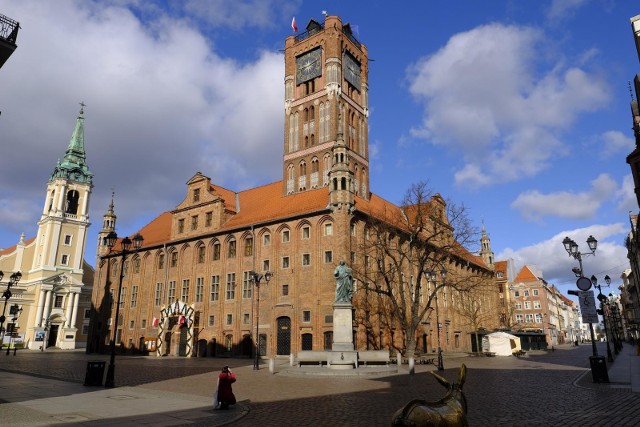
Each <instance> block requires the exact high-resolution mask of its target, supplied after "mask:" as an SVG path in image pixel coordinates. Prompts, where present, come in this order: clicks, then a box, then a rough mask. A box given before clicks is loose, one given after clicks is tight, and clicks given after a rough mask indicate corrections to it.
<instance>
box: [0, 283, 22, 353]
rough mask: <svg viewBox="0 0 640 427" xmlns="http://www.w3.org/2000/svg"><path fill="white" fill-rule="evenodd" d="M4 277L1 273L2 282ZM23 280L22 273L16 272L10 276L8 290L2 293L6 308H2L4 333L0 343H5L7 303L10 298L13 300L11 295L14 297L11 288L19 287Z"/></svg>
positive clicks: (1, 325) (0, 319)
mask: <svg viewBox="0 0 640 427" xmlns="http://www.w3.org/2000/svg"><path fill="white" fill-rule="evenodd" d="M3 277H4V273H3V272H2V271H0V281H1V280H2V278H3ZM21 278H22V273H20V272H19V271H16V272H15V273H13V274H11V276H9V281H8V282H7V289H6V290H5V291H4V292H3V293H2V298H4V307H3V308H2V316H0V332H2V341H0V343H2V342H4V335H5V334H4V332H5V331H4V321H5V320H6V319H7V318H6V317H5V315H4V314H5V312H6V311H7V302H8V301H9V298H11V295H12V294H11V287H12V286H14V285H17V284H18V282H19V281H20V279H21ZM0 284H1V282H0Z"/></svg>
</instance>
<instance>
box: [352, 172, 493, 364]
mask: <svg viewBox="0 0 640 427" xmlns="http://www.w3.org/2000/svg"><path fill="white" fill-rule="evenodd" d="M372 209H373V208H372ZM367 214H368V215H367V217H366V219H365V221H366V222H367V224H366V231H365V233H364V237H363V239H362V241H361V242H360V245H361V246H362V247H361V248H360V249H361V250H359V251H358V252H359V253H364V255H365V262H363V263H362V264H358V265H356V266H354V276H355V277H356V279H357V280H358V282H359V283H361V289H362V288H364V292H363V293H364V295H365V296H364V297H362V296H361V297H360V298H357V299H356V300H354V304H355V305H356V308H357V309H360V310H362V308H363V306H365V305H366V306H367V307H368V309H369V310H370V311H374V310H377V311H378V312H382V311H383V312H385V313H386V314H387V316H388V317H387V319H385V320H386V321H387V322H388V323H387V324H386V325H385V326H386V327H388V328H389V329H390V330H392V331H394V330H395V331H396V332H400V334H401V338H397V333H396V339H395V340H393V339H392V344H391V345H393V346H395V348H397V349H399V350H401V351H403V352H404V353H405V355H406V356H407V357H413V356H414V354H415V350H416V345H417V332H418V328H419V326H420V324H421V322H423V321H425V319H427V317H428V315H429V313H430V312H431V311H432V310H433V307H434V299H435V297H436V293H437V292H442V291H443V290H444V288H452V289H458V290H461V291H463V290H468V289H469V287H470V286H473V285H474V283H475V282H474V281H470V280H469V279H470V278H471V277H474V276H477V275H486V274H489V273H490V272H489V270H488V269H487V267H486V266H485V265H484V264H483V263H482V261H481V260H479V259H478V258H477V257H475V256H473V255H471V253H470V250H468V249H466V248H465V245H470V244H471V243H475V244H477V242H479V235H480V233H479V230H478V229H477V228H475V227H473V226H472V224H471V221H470V219H469V217H468V215H467V209H466V208H465V207H464V206H458V205H455V204H453V203H447V202H445V200H444V199H443V198H442V197H441V196H440V195H439V194H432V193H431V192H430V191H429V189H428V186H427V184H426V183H425V182H419V183H417V184H414V185H412V186H411V187H410V188H409V190H408V191H407V193H406V195H405V197H404V199H403V202H402V204H401V206H399V207H396V206H392V205H390V204H386V205H385V207H384V208H379V210H377V211H373V210H372V212H368V213H367ZM442 269H445V270H446V271H447V276H446V277H447V279H446V281H444V280H441V281H435V282H429V273H431V272H432V271H438V272H439V271H441V270H442ZM374 296H375V298H374ZM364 300H366V302H365V301H364ZM374 306H377V307H381V308H380V309H374V308H373V307H374ZM379 320H380V319H379ZM398 340H399V341H400V342H398ZM399 347H400V348H399Z"/></svg>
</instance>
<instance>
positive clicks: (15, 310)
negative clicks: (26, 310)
mask: <svg viewBox="0 0 640 427" xmlns="http://www.w3.org/2000/svg"><path fill="white" fill-rule="evenodd" d="M20 313H22V307H20V306H19V305H18V304H13V305H12V306H11V308H10V309H9V314H11V315H12V316H13V317H12V318H11V323H10V324H9V325H12V326H13V330H12V331H10V332H12V334H11V337H10V338H9V345H8V346H7V356H8V355H9V354H10V353H11V341H12V340H13V337H14V336H15V335H16V333H17V330H16V322H17V321H18V317H19V316H20ZM9 325H7V326H9ZM16 351H18V347H16V346H15V343H14V345H13V355H14V356H15V355H16Z"/></svg>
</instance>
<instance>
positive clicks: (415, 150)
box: [0, 0, 640, 291]
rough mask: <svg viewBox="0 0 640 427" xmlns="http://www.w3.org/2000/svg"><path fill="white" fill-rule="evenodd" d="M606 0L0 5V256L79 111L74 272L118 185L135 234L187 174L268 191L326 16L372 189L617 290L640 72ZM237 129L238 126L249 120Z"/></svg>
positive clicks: (32, 223)
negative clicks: (364, 92)
mask: <svg viewBox="0 0 640 427" xmlns="http://www.w3.org/2000/svg"><path fill="white" fill-rule="evenodd" d="M632 3H633V2H629V1H619V0H540V1H529V2H524V1H523V2H520V1H513V0H511V1H500V0H496V1H490V2H484V1H477V0H469V1H462V0H460V1H455V2H444V1H429V2H426V1H425V2H417V1H414V2H389V1H383V0H369V1H349V2H345V1H339V0H325V1H302V0H294V1H284V0H185V1H181V2H169V1H166V2H162V1H143V0H102V1H97V0H96V1H91V0H75V1H74V0H58V1H55V2H48V1H36V0H33V1H32V0H5V1H2V2H1V3H0V13H2V14H4V15H7V16H9V17H11V18H13V19H15V20H17V21H19V22H20V25H21V30H20V33H19V36H18V49H17V50H16V51H15V53H14V54H13V56H12V57H11V58H10V59H9V60H8V61H7V63H6V64H5V65H4V67H2V69H0V111H2V115H1V116H0V142H1V144H0V147H1V149H2V155H1V156H0V247H9V246H12V245H14V244H15V243H16V242H17V241H18V240H19V236H20V234H21V233H22V232H24V233H25V234H26V236H27V237H31V236H33V235H34V234H35V233H36V231H37V226H36V221H37V220H38V218H39V214H40V212H41V211H42V207H43V204H44V196H45V193H46V184H47V180H48V178H49V176H50V174H51V172H52V171H53V168H54V166H55V164H56V161H57V160H58V159H59V158H61V157H62V156H63V155H64V151H65V149H66V147H67V145H68V143H69V139H70V136H71V132H72V131H73V127H74V124H75V119H76V116H77V113H78V111H79V108H80V107H79V103H80V102H81V101H82V102H84V103H85V104H86V107H85V117H86V120H85V144H86V151H87V162H88V164H89V166H90V168H91V170H92V171H93V173H94V175H95V179H94V184H95V187H94V190H93V196H92V201H91V211H90V213H91V221H92V223H93V225H92V227H91V230H90V235H89V243H88V245H87V254H86V256H87V260H88V261H89V262H90V263H91V264H95V246H96V244H97V237H96V236H97V232H98V231H99V229H100V227H101V221H102V215H103V214H104V213H105V211H106V209H107V206H108V204H109V200H110V197H111V193H112V191H114V192H115V195H116V196H115V204H116V214H117V215H118V226H117V231H118V234H119V235H128V234H133V233H134V232H135V231H137V230H138V229H139V228H140V227H142V226H143V225H144V224H146V223H147V222H149V221H150V220H152V219H153V218H154V217H155V216H157V215H159V214H160V213H162V212H164V211H167V210H171V209H173V208H174V207H175V206H176V205H177V204H179V203H180V202H181V201H182V199H183V197H184V196H185V190H186V186H185V183H186V181H187V180H188V179H189V178H190V177H191V176H193V175H194V174H195V173H196V172H197V171H201V172H202V173H203V174H205V175H207V176H209V177H211V178H212V181H213V182H214V183H216V184H219V185H222V186H224V187H227V188H229V189H232V190H243V189H246V188H250V187H253V186H256V185H262V184H266V183H269V182H274V181H278V180H280V179H282V177H281V162H282V154H283V153H282V147H283V128H284V118H283V117H284V102H283V98H284V88H283V87H284V84H283V80H284V58H283V53H282V50H283V48H284V40H285V38H286V37H287V36H289V35H292V34H293V31H292V29H291V20H292V17H293V16H295V17H296V21H297V24H298V26H299V27H300V29H301V31H303V30H304V27H305V26H306V24H307V23H308V21H309V19H312V18H313V19H316V20H319V21H322V19H323V16H322V11H323V10H326V11H327V13H328V14H331V15H339V16H340V17H341V18H342V20H343V22H349V23H351V24H352V25H353V26H354V27H355V29H356V30H357V37H358V39H359V40H360V41H361V42H363V43H364V44H366V45H367V47H368V50H369V56H370V60H371V61H372V62H370V64H369V65H370V69H369V87H370V108H371V115H370V118H369V125H370V129H369V141H370V145H371V149H370V153H371V191H373V192H374V193H377V194H378V195H380V196H382V197H384V198H386V199H388V200H390V201H392V202H395V203H398V202H400V200H401V199H402V196H403V194H404V191H405V190H406V189H407V188H408V187H409V186H410V185H411V184H412V183H416V182H418V181H420V180H426V181H428V182H429V186H430V187H431V188H432V189H433V190H434V191H436V192H439V193H441V194H442V195H443V196H444V197H445V198H449V199H451V200H453V201H455V202H457V203H464V204H465V205H466V206H467V207H468V208H469V209H470V213H471V216H472V218H473V220H474V221H475V223H476V225H478V226H480V225H482V224H484V226H485V227H486V229H487V231H488V233H489V235H490V237H491V244H492V247H493V250H494V252H495V253H496V258H497V259H507V258H511V259H513V260H514V262H515V264H516V266H517V268H518V269H519V268H520V267H521V266H522V265H523V264H532V265H536V266H537V267H538V268H539V269H540V270H541V272H542V274H543V275H544V277H545V278H546V279H547V280H549V281H551V282H552V283H555V284H557V285H559V286H560V288H561V289H563V290H565V291H566V290H567V289H569V288H575V286H573V283H575V278H574V277H573V274H572V273H571V267H573V266H574V264H575V263H576V262H575V261H573V260H572V259H570V258H569V257H568V256H567V254H566V253H565V252H564V249H563V247H562V244H561V241H562V239H563V238H564V237H565V236H570V237H572V238H573V239H575V240H576V241H577V242H578V243H579V244H580V247H581V249H583V250H585V251H586V249H587V246H586V243H584V242H585V240H586V238H587V237H588V236H589V235H590V234H592V235H593V236H595V237H596V238H597V239H598V240H599V242H600V244H599V248H598V251H597V253H596V256H594V257H588V258H585V271H586V273H587V274H588V275H591V274H596V275H598V276H601V277H603V276H604V275H605V274H608V275H610V276H611V277H613V278H614V282H615V283H619V282H620V280H619V279H618V277H619V275H620V273H621V272H622V271H623V270H624V269H625V268H628V262H627V259H626V251H625V249H624V247H623V242H624V238H625V236H626V233H627V232H628V230H629V211H633V212H637V211H638V206H637V203H636V201H635V198H634V196H633V183H632V179H631V173H630V169H629V167H628V165H627V164H626V163H625V157H626V155H627V154H628V153H629V152H631V151H632V150H633V148H634V140H633V134H632V131H631V116H630V110H629V101H630V93H629V88H628V81H629V80H632V79H633V77H634V75H635V74H636V73H637V72H638V71H639V70H640V64H639V63H638V56H637V54H636V50H635V45H634V42H633V37H632V31H631V26H630V23H629V22H630V21H629V19H630V18H631V17H633V16H635V15H638V14H640V6H637V7H635V8H634V7H633V5H632ZM247 118H251V120H250V121H249V120H247Z"/></svg>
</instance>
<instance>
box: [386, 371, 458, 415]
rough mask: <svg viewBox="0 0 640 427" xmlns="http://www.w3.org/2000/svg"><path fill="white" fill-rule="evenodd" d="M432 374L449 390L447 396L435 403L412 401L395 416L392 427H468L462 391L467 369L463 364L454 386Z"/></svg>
mask: <svg viewBox="0 0 640 427" xmlns="http://www.w3.org/2000/svg"><path fill="white" fill-rule="evenodd" d="M430 374H431V375H433V376H434V377H435V379H436V380H437V381H438V382H439V383H440V384H442V385H443V386H444V387H445V388H447V394H446V395H445V396H444V397H443V398H442V399H440V400H437V401H435V402H428V401H426V400H422V399H415V400H412V401H411V402H409V403H407V404H406V405H405V406H404V407H403V408H402V409H400V410H398V411H397V412H396V413H395V414H394V416H393V420H392V423H391V425H392V426H413V427H427V426H456V427H457V426H468V423H467V399H466V398H465V396H464V393H463V391H462V386H463V385H464V380H465V378H466V375H467V367H466V366H465V365H464V364H462V366H461V367H460V372H459V373H458V381H457V382H454V383H453V384H452V383H449V381H447V380H446V379H445V378H443V377H441V376H440V375H438V374H436V373H435V372H430Z"/></svg>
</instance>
